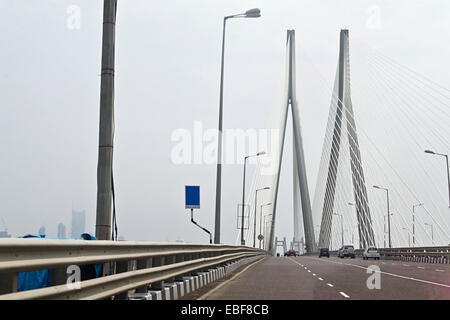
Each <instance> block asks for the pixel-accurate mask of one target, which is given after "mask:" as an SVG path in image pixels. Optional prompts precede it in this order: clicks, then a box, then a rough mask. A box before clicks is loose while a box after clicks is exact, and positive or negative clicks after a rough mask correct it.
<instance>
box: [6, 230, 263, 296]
mask: <svg viewBox="0 0 450 320" xmlns="http://www.w3.org/2000/svg"><path fill="white" fill-rule="evenodd" d="M266 254H267V252H266V251H263V250H260V249H255V248H249V247H243V246H230V245H203V244H185V243H145V242H128V241H126V242H125V241H123V242H112V241H83V240H45V239H7V240H0V300H2V299H14V300H15V299H104V298H109V297H112V296H115V297H116V298H117V297H120V298H125V295H126V293H127V292H128V291H129V290H133V289H136V288H138V289H139V288H140V289H143V290H148V287H149V286H152V287H161V285H162V282H163V281H166V280H167V281H172V280H174V279H175V278H177V277H180V276H184V275H189V274H192V273H195V272H199V271H202V270H206V269H208V268H211V267H214V266H219V265H223V264H226V263H228V262H232V261H236V260H239V259H242V258H246V257H252V256H256V255H266ZM93 264H101V265H102V266H103V268H102V270H103V271H102V273H103V276H101V277H99V278H94V279H89V280H84V281H81V282H79V285H80V286H79V288H74V287H73V286H70V285H67V283H66V282H67V277H68V274H67V268H68V267H69V266H72V265H75V266H86V265H93ZM37 270H51V286H50V287H47V288H42V289H36V290H29V291H22V292H17V282H18V273H19V272H27V271H37Z"/></svg>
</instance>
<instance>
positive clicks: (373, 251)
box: [363, 247, 380, 260]
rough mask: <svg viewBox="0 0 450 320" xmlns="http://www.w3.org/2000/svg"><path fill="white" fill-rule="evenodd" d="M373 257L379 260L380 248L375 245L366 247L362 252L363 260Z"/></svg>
mask: <svg viewBox="0 0 450 320" xmlns="http://www.w3.org/2000/svg"><path fill="white" fill-rule="evenodd" d="M369 259H375V260H380V250H378V249H377V248H376V247H367V248H366V250H364V253H363V260H369Z"/></svg>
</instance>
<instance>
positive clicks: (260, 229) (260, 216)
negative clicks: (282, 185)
mask: <svg viewBox="0 0 450 320" xmlns="http://www.w3.org/2000/svg"><path fill="white" fill-rule="evenodd" d="M269 189H270V188H269ZM270 205H272V203H266V204H262V205H261V211H260V214H259V234H262V209H263V207H265V206H270ZM264 218H266V216H264ZM264 223H265V219H264ZM264 227H266V225H265V224H264ZM259 248H260V249H261V239H260V240H259Z"/></svg>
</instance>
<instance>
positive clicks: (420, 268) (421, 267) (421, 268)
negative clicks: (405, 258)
mask: <svg viewBox="0 0 450 320" xmlns="http://www.w3.org/2000/svg"><path fill="white" fill-rule="evenodd" d="M417 268H419V269H425V268H424V267H417Z"/></svg>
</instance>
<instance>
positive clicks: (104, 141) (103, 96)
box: [95, 0, 117, 240]
mask: <svg viewBox="0 0 450 320" xmlns="http://www.w3.org/2000/svg"><path fill="white" fill-rule="evenodd" d="M103 10H104V12H103V47H102V74H101V89H100V90H101V92H100V133H99V149H98V166H97V220H96V225H95V236H96V237H97V238H98V239H99V240H111V203H112V164H113V147H114V61H115V33H116V12H117V0H104V9H103Z"/></svg>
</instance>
